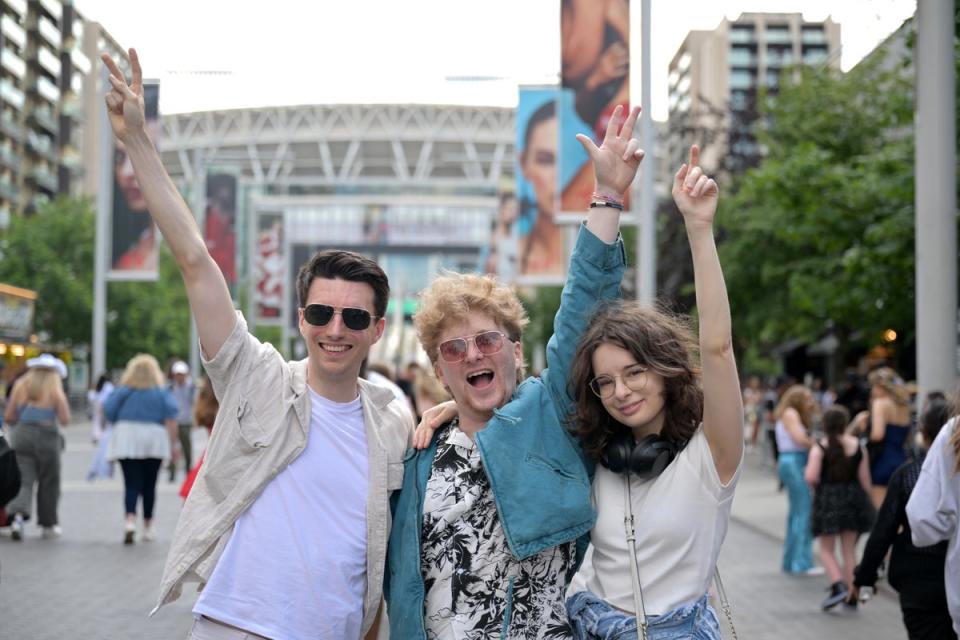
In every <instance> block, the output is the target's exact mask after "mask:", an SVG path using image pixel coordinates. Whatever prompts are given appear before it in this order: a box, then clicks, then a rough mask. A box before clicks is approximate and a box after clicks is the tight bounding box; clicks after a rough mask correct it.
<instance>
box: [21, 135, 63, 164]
mask: <svg viewBox="0 0 960 640" xmlns="http://www.w3.org/2000/svg"><path fill="white" fill-rule="evenodd" d="M27 149H28V150H30V151H32V152H33V153H34V154H36V155H39V156H40V157H41V158H44V159H45V160H48V161H49V162H51V163H53V164H58V162H59V158H58V157H57V150H56V149H54V147H53V142H52V141H51V140H50V138H48V137H46V136H41V135H38V134H37V133H35V132H33V131H27Z"/></svg>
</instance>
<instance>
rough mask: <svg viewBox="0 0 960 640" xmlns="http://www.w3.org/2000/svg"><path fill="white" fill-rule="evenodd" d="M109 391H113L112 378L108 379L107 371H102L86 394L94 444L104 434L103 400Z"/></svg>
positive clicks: (105, 426)
mask: <svg viewBox="0 0 960 640" xmlns="http://www.w3.org/2000/svg"><path fill="white" fill-rule="evenodd" d="M111 391H113V380H111V379H110V374H109V373H102V374H100V377H99V378H97V384H96V385H95V386H94V387H93V389H91V390H90V392H89V393H88V394H87V402H88V403H89V406H90V421H91V422H92V423H93V426H92V430H91V434H90V435H91V437H92V438H93V443H94V444H98V443H99V442H100V440H102V439H103V437H104V436H105V435H106V430H107V423H106V422H105V421H104V419H103V402H104V400H106V399H107V396H109V395H110V392H111Z"/></svg>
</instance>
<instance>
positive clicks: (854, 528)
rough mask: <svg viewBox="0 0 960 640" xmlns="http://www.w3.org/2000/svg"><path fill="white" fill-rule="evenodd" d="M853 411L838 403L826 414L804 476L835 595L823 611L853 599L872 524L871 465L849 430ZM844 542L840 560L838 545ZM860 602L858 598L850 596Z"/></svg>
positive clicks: (817, 536)
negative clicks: (861, 541)
mask: <svg viewBox="0 0 960 640" xmlns="http://www.w3.org/2000/svg"><path fill="white" fill-rule="evenodd" d="M849 424H850V412H849V411H847V409H846V408H845V407H842V406H836V407H831V408H829V409H827V410H826V411H825V412H824V414H823V432H824V437H823V439H821V440H818V441H817V442H816V444H815V445H814V446H813V447H812V449H811V451H810V459H809V460H808V461H807V468H806V471H805V472H804V478H805V479H806V481H807V484H808V485H810V488H811V490H812V491H813V492H814V493H813V510H812V517H811V524H812V527H811V529H812V532H813V536H814V537H815V538H817V542H818V543H819V546H820V563H821V564H822V565H823V568H824V569H825V570H826V572H827V577H829V579H830V582H831V584H830V594H829V595H828V596H827V597H826V599H825V600H824V601H823V604H822V608H823V610H824V611H827V610H828V609H832V608H833V607H835V606H837V605H838V604H840V603H841V602H843V601H845V600H848V596H849V594H850V591H851V589H852V588H853V566H854V564H856V557H857V556H856V544H857V538H858V537H860V534H861V533H865V532H867V531H869V530H870V526H871V525H872V524H873V508H872V506H871V504H870V498H869V495H868V492H869V491H870V467H869V463H868V461H867V455H866V452H865V451H864V450H863V448H862V447H861V446H860V440H858V439H857V438H856V436H852V435H849V434H847V433H845V431H846V428H847V425H849ZM837 541H839V542H840V557H841V559H842V562H843V565H842V567H841V565H840V564H839V563H838V562H837V557H836V555H835V553H836V545H837ZM849 602H850V604H851V605H854V606H855V603H856V600H849Z"/></svg>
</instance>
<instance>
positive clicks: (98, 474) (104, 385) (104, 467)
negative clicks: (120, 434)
mask: <svg viewBox="0 0 960 640" xmlns="http://www.w3.org/2000/svg"><path fill="white" fill-rule="evenodd" d="M113 388H114V387H113V381H112V380H111V379H110V374H108V373H104V374H103V375H101V376H100V378H99V379H98V380H97V386H96V387H95V388H94V390H93V391H94V394H93V396H92V398H91V400H90V403H91V407H90V413H91V415H92V419H93V420H94V421H95V422H98V424H99V427H94V431H95V432H96V431H99V433H100V435H99V437H98V439H97V443H96V444H97V449H96V451H95V452H94V454H93V460H92V461H91V462H90V468H89V469H87V480H90V481H93V480H96V479H97V478H112V477H113V462H112V461H111V460H110V459H109V458H108V457H107V450H108V449H109V448H110V438H111V436H112V435H113V425H112V424H111V423H110V422H108V421H107V419H106V418H105V417H104V415H103V404H104V402H106V400H107V398H109V397H110V394H111V393H113Z"/></svg>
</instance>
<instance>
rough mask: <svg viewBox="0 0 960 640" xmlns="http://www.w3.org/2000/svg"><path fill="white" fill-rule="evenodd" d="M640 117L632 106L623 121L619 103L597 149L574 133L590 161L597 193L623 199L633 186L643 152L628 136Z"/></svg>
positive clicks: (638, 112) (590, 141) (634, 139)
mask: <svg viewBox="0 0 960 640" xmlns="http://www.w3.org/2000/svg"><path fill="white" fill-rule="evenodd" d="M639 116H640V107H634V108H633V111H632V112H631V113H630V115H628V116H627V118H626V121H624V119H623V106H622V105H619V104H618V105H617V107H616V109H614V110H613V115H612V116H610V121H609V122H608V123H607V133H606V135H605V136H604V137H603V143H602V144H601V145H600V146H599V147H598V146H597V145H595V144H594V143H593V140H591V139H590V138H589V137H587V136H585V135H583V134H582V133H580V134H577V140H579V141H580V144H582V145H583V148H584V149H586V151H587V154H589V156H590V160H592V161H593V172H594V176H595V177H596V180H597V192H598V193H601V194H603V195H608V196H613V197H616V198H622V197H623V194H624V193H625V192H626V190H627V189H629V188H630V185H631V184H632V183H633V178H634V176H636V175H637V169H638V168H639V167H640V161H641V160H643V153H644V152H643V150H642V149H640V141H639V140H637V139H636V138H631V137H630V136H631V135H632V134H633V127H634V126H635V125H636V124H637V118H638V117H639ZM621 124H622V125H623V126H622V127H621V126H620V125H621Z"/></svg>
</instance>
